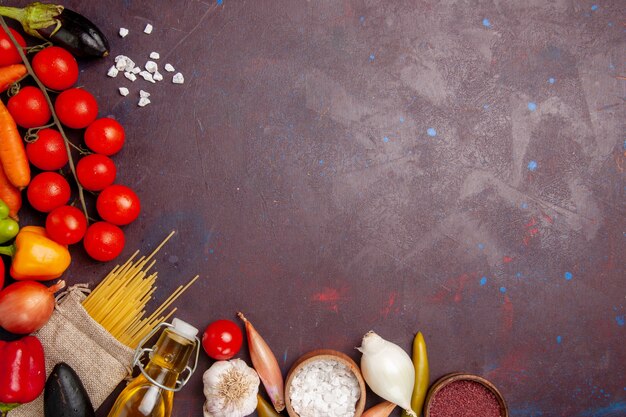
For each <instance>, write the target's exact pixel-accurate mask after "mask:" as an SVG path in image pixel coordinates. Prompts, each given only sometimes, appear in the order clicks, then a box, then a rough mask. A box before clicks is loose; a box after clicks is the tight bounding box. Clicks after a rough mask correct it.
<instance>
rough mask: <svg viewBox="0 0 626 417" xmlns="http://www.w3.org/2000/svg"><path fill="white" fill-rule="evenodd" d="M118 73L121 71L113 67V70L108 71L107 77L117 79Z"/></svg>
mask: <svg viewBox="0 0 626 417" xmlns="http://www.w3.org/2000/svg"><path fill="white" fill-rule="evenodd" d="M118 73H119V70H118V69H117V68H116V67H115V65H113V66H111V68H109V70H108V71H107V75H108V76H109V77H111V78H115V77H117V74H118Z"/></svg>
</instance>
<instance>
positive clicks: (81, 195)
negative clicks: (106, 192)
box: [0, 16, 89, 221]
mask: <svg viewBox="0 0 626 417" xmlns="http://www.w3.org/2000/svg"><path fill="white" fill-rule="evenodd" d="M0 25H1V26H2V29H4V31H5V32H6V33H7V35H8V36H9V39H10V40H11V43H13V45H14V46H15V49H17V52H18V53H19V54H20V57H21V58H22V61H23V62H24V65H25V66H26V70H27V71H28V73H29V74H30V76H31V77H33V80H35V82H36V83H37V85H38V86H39V88H40V89H41V91H42V92H43V95H44V97H45V98H46V101H47V102H48V106H49V107H50V112H51V113H52V119H53V120H54V125H56V127H57V129H59V133H61V136H62V137H63V142H65V152H67V159H68V164H69V166H70V170H71V171H72V176H73V177H74V181H75V182H76V186H77V187H78V198H79V199H80V204H81V206H82V208H83V213H85V218H87V219H89V215H88V213H87V204H86V203H85V193H84V191H83V187H82V185H80V182H79V181H78V176H77V175H76V166H75V165H74V159H73V157H72V150H71V149H70V146H74V144H73V143H71V142H70V140H69V139H68V138H67V136H66V135H65V131H64V130H63V126H62V125H61V122H60V121H59V118H58V117H57V114H56V111H55V110H54V105H53V104H52V100H51V99H50V96H49V95H48V90H47V88H46V86H44V85H43V84H42V82H41V81H40V80H39V78H37V76H36V75H35V71H33V67H31V65H30V62H28V58H27V57H26V55H25V54H24V51H23V50H22V47H21V45H20V44H19V43H18V42H17V41H16V40H15V37H13V34H12V33H11V31H10V30H9V27H8V26H7V23H6V22H5V20H4V18H3V17H2V16H0ZM87 221H89V220H87Z"/></svg>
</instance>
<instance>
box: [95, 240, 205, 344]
mask: <svg viewBox="0 0 626 417" xmlns="http://www.w3.org/2000/svg"><path fill="white" fill-rule="evenodd" d="M172 235H174V232H173V231H172V232H171V233H170V234H169V235H168V236H167V237H166V238H165V239H164V240H163V242H161V244H160V245H159V246H157V248H156V249H155V250H154V251H153V252H152V253H151V254H150V255H149V256H148V257H145V256H142V257H141V258H139V259H138V260H136V261H134V259H135V258H136V257H137V255H138V254H139V251H137V252H135V253H134V254H133V256H131V257H130V258H129V259H128V260H127V261H126V262H125V263H124V264H123V265H121V266H120V265H117V266H116V267H115V268H113V270H112V271H111V272H109V274H108V275H107V276H106V277H105V278H104V280H103V281H102V282H101V283H100V285H98V286H97V287H96V288H95V289H94V290H93V291H92V292H91V294H89V295H88V296H87V298H86V299H85V301H83V307H84V308H85V310H87V312H88V313H89V315H90V316H91V317H92V318H93V319H94V320H95V321H97V322H98V323H100V325H102V327H104V328H105V329H106V330H107V331H108V332H109V333H111V334H112V335H113V336H114V337H115V338H116V339H117V340H119V341H120V342H121V343H123V344H124V345H126V346H128V347H131V348H133V349H134V348H136V347H137V345H138V344H139V341H140V340H141V339H143V338H144V337H145V336H146V335H147V334H148V333H150V331H151V330H152V329H154V328H155V327H156V326H158V325H159V324H160V323H162V322H164V321H166V320H168V319H169V318H170V317H171V316H172V314H174V312H175V311H176V308H173V309H171V310H170V311H169V312H168V313H167V314H165V315H163V314H164V313H165V310H166V309H167V308H168V307H169V306H170V305H171V304H172V303H173V302H174V301H175V300H176V299H177V298H178V297H179V296H180V295H181V294H182V293H183V292H184V291H185V290H186V289H187V288H189V286H191V284H193V283H194V282H195V281H196V280H197V279H198V275H196V276H195V277H194V278H193V279H192V280H191V281H190V282H189V283H187V284H186V285H185V286H179V287H178V288H177V289H176V290H175V291H174V292H173V293H172V294H171V295H170V296H169V297H168V298H167V299H166V300H165V301H164V302H163V303H162V304H161V305H160V306H159V307H158V308H157V309H156V310H155V311H154V312H153V313H152V314H150V315H149V316H148V317H145V315H146V304H147V303H148V301H150V299H151V298H152V295H153V293H154V291H156V288H157V287H156V286H155V285H154V284H155V282H156V279H157V273H156V272H152V273H150V274H148V272H149V271H150V269H151V268H152V267H153V266H154V264H155V262H156V261H155V260H153V258H154V256H155V255H156V254H157V252H158V251H159V250H160V249H161V248H162V247H163V245H165V243H167V241H168V240H169V239H170V238H171V237H172Z"/></svg>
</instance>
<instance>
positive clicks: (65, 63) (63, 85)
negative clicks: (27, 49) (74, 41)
mask: <svg viewBox="0 0 626 417" xmlns="http://www.w3.org/2000/svg"><path fill="white" fill-rule="evenodd" d="M32 66H33V71H35V75H37V77H38V78H39V81H41V82H42V83H43V85H45V86H46V87H48V88H51V89H53V90H59V91H61V90H65V89H67V88H70V87H71V86H73V85H74V84H76V81H78V63H77V62H76V58H74V56H73V55H72V54H71V53H69V52H68V51H66V50H65V49H63V48H61V47H58V46H50V47H48V48H45V49H43V50H41V51H39V52H37V54H35V57H34V58H33V62H32Z"/></svg>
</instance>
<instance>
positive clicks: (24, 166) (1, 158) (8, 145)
mask: <svg viewBox="0 0 626 417" xmlns="http://www.w3.org/2000/svg"><path fill="white" fill-rule="evenodd" d="M0 163H2V167H3V168H4V173H5V174H6V176H7V178H8V179H9V181H10V182H11V184H13V185H14V186H15V187H17V188H19V189H20V190H21V189H22V188H24V187H26V186H27V185H28V183H29V182H30V166H29V165H28V158H27V157H26V150H25V149H24V142H22V137H21V136H20V133H19V132H18V131H17V125H16V124H15V120H13V117H12V116H11V113H9V110H8V109H7V108H6V106H5V105H4V103H3V102H2V101H1V100H0Z"/></svg>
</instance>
